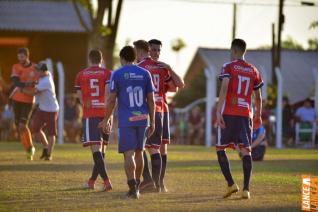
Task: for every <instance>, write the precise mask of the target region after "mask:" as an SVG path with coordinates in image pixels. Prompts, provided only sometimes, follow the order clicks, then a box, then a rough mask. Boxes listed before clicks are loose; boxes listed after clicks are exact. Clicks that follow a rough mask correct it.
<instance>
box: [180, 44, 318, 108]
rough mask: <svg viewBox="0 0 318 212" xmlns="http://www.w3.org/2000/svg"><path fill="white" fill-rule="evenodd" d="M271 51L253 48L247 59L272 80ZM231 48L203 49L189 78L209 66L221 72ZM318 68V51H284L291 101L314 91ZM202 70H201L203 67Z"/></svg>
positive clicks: (283, 66) (284, 72) (285, 86)
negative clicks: (315, 72)
mask: <svg viewBox="0 0 318 212" xmlns="http://www.w3.org/2000/svg"><path fill="white" fill-rule="evenodd" d="M271 57H272V56H271V51H270V50H249V51H247V53H246V58H245V59H246V60H247V61H248V62H250V63H252V64H253V65H255V66H256V67H257V68H258V69H259V70H260V72H261V73H262V75H263V78H264V77H265V78H266V79H267V80H268V81H267V82H269V83H271V81H272V68H271ZM229 58H230V52H229V50H228V49H209V48H199V49H198V50H197V53H196V55H195V56H194V59H193V60H192V63H191V64H190V67H189V69H188V71H187V73H186V76H185V81H186V82H187V81H188V82H189V81H190V80H191V79H193V76H194V75H195V73H196V72H198V71H202V68H205V67H208V66H210V67H214V69H215V70H216V72H217V74H219V73H220V71H221V68H222V65H223V64H224V63H226V62H228V61H229ZM314 68H317V69H318V51H299V50H282V54H281V71H282V76H283V80H284V83H283V90H284V95H287V96H288V97H289V99H290V102H291V103H295V102H297V101H301V100H303V99H305V98H307V97H309V96H311V95H313V94H314V91H315V84H314V80H315V78H314V74H313V69H314ZM200 69H201V70H200Z"/></svg>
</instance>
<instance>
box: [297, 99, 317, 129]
mask: <svg viewBox="0 0 318 212" xmlns="http://www.w3.org/2000/svg"><path fill="white" fill-rule="evenodd" d="M295 119H296V121H297V122H306V123H313V122H314V121H315V120H316V112H315V109H314V108H313V107H312V105H311V101H310V99H309V98H308V99H306V100H305V101H304V104H303V106H302V107H300V108H298V109H297V111H296V114H295Z"/></svg>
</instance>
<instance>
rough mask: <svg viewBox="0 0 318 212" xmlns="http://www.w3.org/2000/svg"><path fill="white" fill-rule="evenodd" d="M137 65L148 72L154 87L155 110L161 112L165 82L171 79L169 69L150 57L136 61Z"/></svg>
mask: <svg viewBox="0 0 318 212" xmlns="http://www.w3.org/2000/svg"><path fill="white" fill-rule="evenodd" d="M138 66H140V67H142V68H144V69H146V70H147V71H149V72H150V74H151V77H152V81H153V84H154V88H155V101H156V112H162V111H163V107H164V96H165V92H166V82H167V81H169V80H170V79H171V77H170V74H169V71H168V70H167V69H166V68H165V67H163V66H162V65H161V64H160V63H159V62H156V61H154V60H152V59H151V58H145V59H144V60H143V61H141V62H140V63H138Z"/></svg>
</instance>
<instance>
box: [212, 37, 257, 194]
mask: <svg viewBox="0 0 318 212" xmlns="http://www.w3.org/2000/svg"><path fill="white" fill-rule="evenodd" d="M245 52H246V43H245V41H244V40H242V39H234V40H233V41H232V44H231V62H229V63H226V64H224V65H223V68H222V72H221V74H220V76H219V78H220V80H222V83H221V89H220V95H219V103H218V105H217V111H216V116H217V123H218V142H217V145H216V150H217V157H218V161H219V164H220V167H221V170H222V173H223V175H224V177H225V179H226V181H227V184H228V188H227V192H226V193H225V194H224V196H223V197H224V198H227V197H229V196H231V195H232V194H233V193H236V192H238V190H239V187H238V186H237V184H235V182H234V180H233V178H232V175H231V170H230V164H229V161H228V158H227V155H226V153H225V149H226V148H228V147H232V148H235V145H239V147H240V151H241V154H242V156H243V158H242V161H243V172H244V187H243V192H242V198H245V199H249V198H250V192H249V184H250V176H251V173H252V158H251V147H250V145H251V142H252V121H251V119H252V117H253V114H252V113H253V112H252V105H251V104H252V93H254V98H255V109H256V111H255V114H254V116H255V117H254V123H255V124H256V125H259V124H260V123H261V122H262V120H261V111H262V101H261V99H262V98H261V90H260V88H261V87H262V86H263V81H262V78H261V76H260V73H259V72H258V70H257V69H256V68H255V67H254V66H253V65H251V64H249V63H248V62H246V61H245V59H244V55H245Z"/></svg>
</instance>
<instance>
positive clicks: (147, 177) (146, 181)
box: [141, 151, 153, 188]
mask: <svg viewBox="0 0 318 212" xmlns="http://www.w3.org/2000/svg"><path fill="white" fill-rule="evenodd" d="M143 160H144V169H143V172H142V177H143V182H142V183H141V188H144V187H147V186H149V185H151V186H152V185H153V179H152V176H151V173H150V169H149V162H148V156H147V152H146V151H144V152H143Z"/></svg>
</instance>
